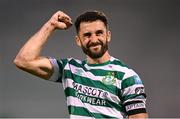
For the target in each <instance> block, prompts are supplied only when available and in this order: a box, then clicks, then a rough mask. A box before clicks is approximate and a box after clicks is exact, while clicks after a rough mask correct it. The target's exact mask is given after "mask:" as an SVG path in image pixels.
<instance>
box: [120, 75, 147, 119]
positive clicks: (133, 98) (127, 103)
mask: <svg viewBox="0 0 180 119" xmlns="http://www.w3.org/2000/svg"><path fill="white" fill-rule="evenodd" d="M121 88H122V91H121V96H122V101H123V105H124V107H125V109H126V112H127V115H129V117H133V116H144V114H146V94H145V89H144V85H143V83H142V81H141V79H140V78H139V76H138V75H137V74H136V73H135V72H132V74H130V75H128V76H126V77H125V78H124V79H123V80H122V83H121Z"/></svg>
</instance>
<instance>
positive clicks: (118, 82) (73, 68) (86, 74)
mask: <svg viewBox="0 0 180 119" xmlns="http://www.w3.org/2000/svg"><path fill="white" fill-rule="evenodd" d="M65 69H66V70H71V72H72V73H73V74H76V75H79V76H81V77H85V78H90V79H91V80H94V81H100V82H102V79H103V78H104V76H95V75H94V74H93V73H91V72H89V71H84V70H83V68H80V67H76V66H74V65H71V64H70V65H66V66H65ZM77 70H80V71H82V73H81V74H78V72H77ZM113 85H114V86H116V87H117V88H118V89H121V80H119V79H116V83H114V84H113Z"/></svg>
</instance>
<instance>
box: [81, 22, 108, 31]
mask: <svg viewBox="0 0 180 119" xmlns="http://www.w3.org/2000/svg"><path fill="white" fill-rule="evenodd" d="M97 30H106V26H105V25H104V23H103V22H102V21H100V20H96V21H93V22H82V23H81V24H80V29H79V32H81V33H84V32H93V31H97Z"/></svg>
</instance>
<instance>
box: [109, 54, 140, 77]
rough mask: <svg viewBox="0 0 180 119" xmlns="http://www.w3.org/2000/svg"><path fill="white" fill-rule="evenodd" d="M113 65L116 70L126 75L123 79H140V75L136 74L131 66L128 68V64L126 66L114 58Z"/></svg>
mask: <svg viewBox="0 0 180 119" xmlns="http://www.w3.org/2000/svg"><path fill="white" fill-rule="evenodd" d="M111 64H113V65H114V66H115V67H116V69H118V70H119V71H121V72H123V73H124V77H123V79H126V78H128V77H132V76H135V77H139V76H138V74H137V73H136V72H135V70H134V69H133V68H131V67H130V66H128V65H127V64H125V63H124V62H123V61H122V60H119V59H117V58H114V57H112V58H111Z"/></svg>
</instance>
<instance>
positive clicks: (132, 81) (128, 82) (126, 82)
mask: <svg viewBox="0 0 180 119" xmlns="http://www.w3.org/2000/svg"><path fill="white" fill-rule="evenodd" d="M121 84H122V89H125V88H127V87H129V86H132V85H134V84H137V82H136V79H135V78H134V76H131V77H129V78H127V79H124V80H122V83H121Z"/></svg>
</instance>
